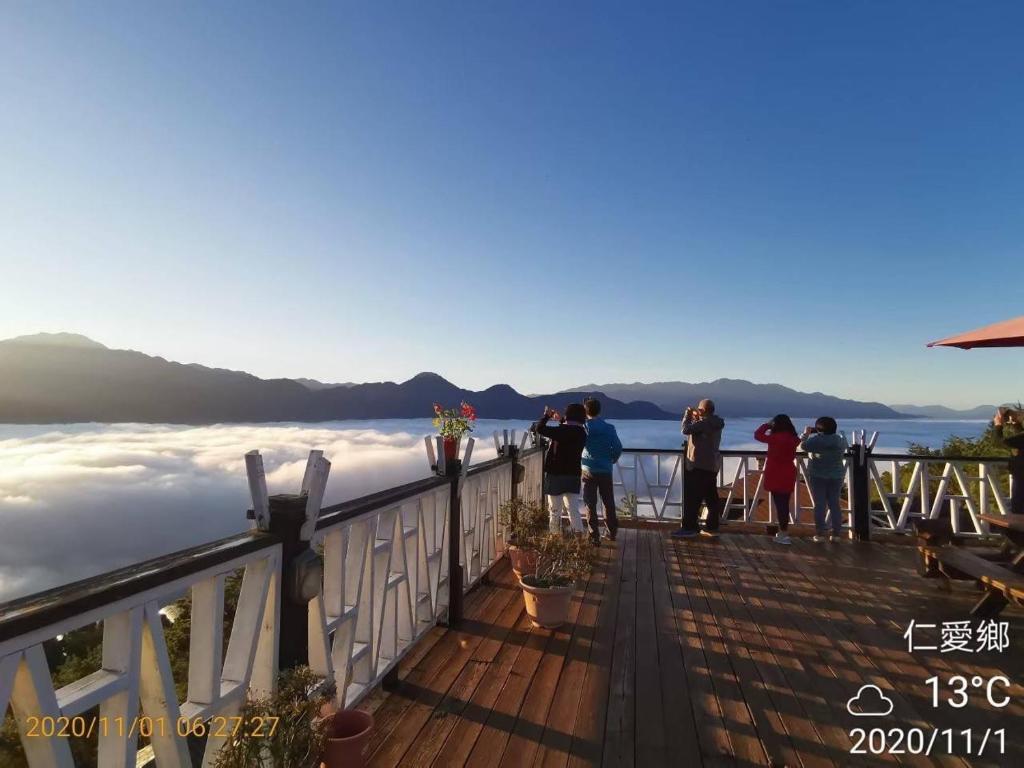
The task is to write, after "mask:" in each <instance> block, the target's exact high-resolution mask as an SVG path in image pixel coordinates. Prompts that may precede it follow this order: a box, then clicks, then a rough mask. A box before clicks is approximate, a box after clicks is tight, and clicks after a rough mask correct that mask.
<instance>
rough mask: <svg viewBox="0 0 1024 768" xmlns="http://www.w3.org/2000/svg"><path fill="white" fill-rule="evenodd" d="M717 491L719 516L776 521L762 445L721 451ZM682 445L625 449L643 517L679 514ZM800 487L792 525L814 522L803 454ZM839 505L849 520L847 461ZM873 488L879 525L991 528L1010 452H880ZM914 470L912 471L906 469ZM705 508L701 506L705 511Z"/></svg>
mask: <svg viewBox="0 0 1024 768" xmlns="http://www.w3.org/2000/svg"><path fill="white" fill-rule="evenodd" d="M722 454H723V461H722V468H721V470H720V472H719V488H720V492H719V496H720V498H721V499H722V510H723V517H722V520H723V522H725V521H726V520H728V519H737V520H742V521H745V522H753V521H763V522H772V523H774V522H776V520H777V515H776V514H775V510H774V508H773V507H772V505H771V504H770V503H769V501H768V493H767V491H766V490H765V488H764V477H763V467H764V460H765V452H764V451H741V450H728V451H722ZM682 460H683V453H682V451H681V450H678V449H675V450H658V449H627V450H626V451H624V452H623V456H622V458H621V459H620V460H619V463H618V464H617V465H616V467H615V471H614V473H613V480H614V482H615V486H616V499H617V500H618V501H622V500H624V499H625V498H627V497H628V496H630V495H632V496H633V497H635V500H636V514H637V516H638V517H641V518H647V519H654V520H678V519H680V518H681V516H682V498H683V493H684V473H683V468H682ZM796 464H797V488H796V492H795V493H794V494H793V495H792V497H791V499H790V505H791V506H790V517H791V519H792V520H793V521H794V522H795V523H800V522H813V519H814V518H813V512H814V501H813V500H814V494H813V492H812V490H811V487H810V483H809V482H808V474H807V457H806V456H804V455H798V456H797V458H796ZM845 465H846V478H845V479H844V481H843V491H842V495H841V506H842V509H843V518H844V525H846V526H848V525H849V517H850V513H851V496H850V493H849V487H850V475H851V471H852V470H851V466H850V459H849V458H847V459H846V460H845ZM867 467H868V472H869V483H870V489H871V491H872V494H871V495H872V509H871V522H872V525H873V526H874V527H875V528H878V529H880V530H890V531H897V532H906V531H909V530H910V529H911V525H912V523H913V521H914V520H915V519H921V518H929V519H935V518H938V517H943V516H947V515H948V516H949V517H950V521H951V523H952V527H953V531H954V533H956V534H958V535H962V536H984V535H988V534H989V530H988V524H987V523H985V521H984V520H981V519H980V516H981V515H985V514H1007V513H1008V512H1009V507H1010V505H1009V501H1008V497H1007V495H1006V494H1005V493H1004V492H1003V490H1002V488H1001V485H1000V480H1001V478H1002V477H1005V469H1006V459H1005V458H981V459H978V458H967V457H963V458H959V457H958V458H945V457H940V458H932V457H921V456H910V455H896V454H878V455H870V456H869V457H868V459H867ZM908 473H909V475H908ZM705 513H706V510H702V514H705Z"/></svg>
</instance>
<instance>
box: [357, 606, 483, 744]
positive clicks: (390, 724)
mask: <svg viewBox="0 0 1024 768" xmlns="http://www.w3.org/2000/svg"><path fill="white" fill-rule="evenodd" d="M471 597H472V598H473V600H472V602H471V603H470V602H469V601H467V610H475V609H483V610H486V608H487V607H488V606H490V605H491V604H493V603H495V602H496V601H498V600H499V599H500V595H499V594H497V593H496V592H495V591H493V590H486V591H484V590H476V591H475V592H474V593H473V594H472V595H471ZM441 631H442V635H441V637H440V639H439V640H438V641H437V643H436V644H435V645H434V647H433V648H432V649H431V650H430V652H429V653H428V654H426V655H424V656H422V657H421V658H420V659H419V661H417V662H416V664H415V666H413V667H412V669H408V671H407V674H405V675H404V676H403V675H401V673H400V675H399V680H400V687H399V690H398V691H396V692H395V693H397V694H399V695H394V694H391V695H388V696H387V697H386V698H385V699H384V701H383V702H382V703H380V704H379V705H378V706H377V707H376V709H375V711H374V713H373V719H374V727H373V731H372V732H371V733H370V739H369V742H368V743H367V746H366V752H365V754H366V755H368V756H369V755H373V753H374V752H376V751H377V749H378V748H379V747H380V746H381V745H382V744H383V743H384V742H385V741H387V740H388V739H389V738H390V736H391V732H392V731H393V730H394V728H395V726H396V725H398V723H399V722H401V719H402V715H403V714H404V713H405V711H406V710H407V709H408V708H409V706H410V705H411V704H412V699H411V698H409V697H408V696H407V695H404V693H403V688H413V689H417V688H419V687H421V686H422V685H423V684H424V683H425V682H426V681H427V680H428V679H430V678H431V677H432V676H433V675H434V674H436V672H437V670H438V669H439V668H440V667H441V666H442V665H444V664H445V662H447V660H448V659H449V658H450V657H451V655H452V654H453V653H455V651H456V650H457V649H458V645H459V637H458V636H457V634H456V633H454V632H449V631H445V630H443V629H442V630H441Z"/></svg>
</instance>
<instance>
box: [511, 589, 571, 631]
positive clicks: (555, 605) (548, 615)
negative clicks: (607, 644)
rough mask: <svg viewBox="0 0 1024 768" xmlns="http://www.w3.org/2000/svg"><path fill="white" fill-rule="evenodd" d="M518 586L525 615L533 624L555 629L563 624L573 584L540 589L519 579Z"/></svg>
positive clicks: (566, 617)
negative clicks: (520, 588) (524, 607)
mask: <svg viewBox="0 0 1024 768" xmlns="http://www.w3.org/2000/svg"><path fill="white" fill-rule="evenodd" d="M519 586H520V587H522V588H523V602H524V603H525V604H526V615H527V616H529V617H530V621H531V622H532V623H533V626H535V627H543V628H544V629H556V628H557V627H560V626H562V625H563V624H565V622H566V620H567V619H568V618H569V603H570V602H572V593H573V590H574V589H575V585H573V584H568V585H566V586H564V587H548V588H546V589H542V588H540V587H531V586H530V585H529V584H524V583H523V580H522V579H520V580H519Z"/></svg>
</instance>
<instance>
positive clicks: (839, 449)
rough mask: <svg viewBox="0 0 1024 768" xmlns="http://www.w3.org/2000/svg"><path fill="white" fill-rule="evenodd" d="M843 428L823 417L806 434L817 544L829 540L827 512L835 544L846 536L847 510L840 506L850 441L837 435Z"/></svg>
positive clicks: (802, 446)
mask: <svg viewBox="0 0 1024 768" xmlns="http://www.w3.org/2000/svg"><path fill="white" fill-rule="evenodd" d="M838 429H839V425H838V424H836V420H835V419H833V418H832V417H831V416H822V417H821V418H820V419H818V420H817V421H816V422H814V426H813V427H807V428H806V429H805V430H804V436H803V440H801V441H800V449H801V450H803V451H806V452H807V454H808V455H809V457H810V458H809V460H808V462H807V476H808V479H809V481H810V484H811V495H812V496H813V497H814V527H815V529H816V533H815V536H814V540H815V541H817V542H822V541H826V540H827V534H828V526H827V525H826V519H825V508H826V507H828V510H829V521H830V522H831V523H832V541H840V540H841V539H842V535H843V510H842V508H841V507H840V504H839V492H840V491H841V490H842V489H843V478H844V477H846V467H845V466H843V456H845V455H846V449H847V447H848V446H847V444H846V438H845V437H843V436H842V435H839V434H836V433H837V431H838Z"/></svg>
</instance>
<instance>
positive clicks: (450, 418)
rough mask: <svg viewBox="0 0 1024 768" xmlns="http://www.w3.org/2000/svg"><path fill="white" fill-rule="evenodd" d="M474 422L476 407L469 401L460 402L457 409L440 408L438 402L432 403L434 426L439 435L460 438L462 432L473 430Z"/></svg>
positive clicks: (454, 438)
mask: <svg viewBox="0 0 1024 768" xmlns="http://www.w3.org/2000/svg"><path fill="white" fill-rule="evenodd" d="M475 423H476V408H474V407H473V406H472V405H470V404H469V403H465V402H464V403H462V404H461V405H460V406H459V408H458V410H456V409H455V408H442V407H441V404H440V403H434V427H435V428H436V429H437V431H438V432H439V433H440V434H441V437H448V438H451V439H453V440H461V439H462V436H463V435H464V434H466V433H467V432H472V431H473V424H475Z"/></svg>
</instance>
